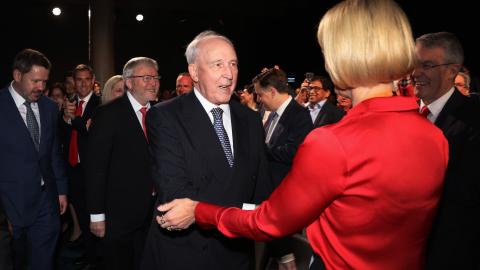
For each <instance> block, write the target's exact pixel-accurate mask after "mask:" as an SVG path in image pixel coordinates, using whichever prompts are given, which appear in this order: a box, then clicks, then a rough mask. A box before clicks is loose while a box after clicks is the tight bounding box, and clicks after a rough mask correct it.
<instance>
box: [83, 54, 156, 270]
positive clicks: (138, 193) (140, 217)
mask: <svg viewBox="0 0 480 270" xmlns="http://www.w3.org/2000/svg"><path fill="white" fill-rule="evenodd" d="M123 78H124V81H125V86H126V88H127V92H126V94H124V95H123V96H122V97H120V98H118V99H115V100H113V101H111V102H110V103H107V104H105V105H103V106H101V107H99V108H98V110H97V112H96V113H95V116H94V117H93V119H92V125H91V127H90V130H89V140H88V151H87V161H86V168H85V173H86V183H87V190H86V191H87V204H88V209H89V210H90V217H91V222H90V228H91V230H92V233H93V234H94V235H96V236H98V237H105V238H104V245H105V249H104V252H105V253H104V258H105V266H106V267H107V269H114V270H119V269H126V270H129V269H140V258H141V254H142V251H143V247H144V244H145V237H146V234H147V229H148V227H149V225H150V222H151V218H152V211H153V199H152V188H153V181H152V178H151V159H150V154H149V152H148V144H147V138H146V132H145V131H146V129H145V128H146V126H145V116H146V113H147V110H148V109H150V103H149V102H150V101H153V100H155V98H156V97H157V92H158V88H159V86H160V81H159V79H160V77H159V76H158V65H157V62H156V61H155V60H153V59H150V58H146V57H137V58H133V59H131V60H130V61H128V62H127V63H126V65H125V67H124V69H123Z"/></svg>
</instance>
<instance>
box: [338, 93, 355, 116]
mask: <svg viewBox="0 0 480 270" xmlns="http://www.w3.org/2000/svg"><path fill="white" fill-rule="evenodd" d="M337 107H338V108H340V109H342V110H343V111H344V112H348V111H350V109H351V108H352V99H351V98H349V97H344V96H342V95H337Z"/></svg>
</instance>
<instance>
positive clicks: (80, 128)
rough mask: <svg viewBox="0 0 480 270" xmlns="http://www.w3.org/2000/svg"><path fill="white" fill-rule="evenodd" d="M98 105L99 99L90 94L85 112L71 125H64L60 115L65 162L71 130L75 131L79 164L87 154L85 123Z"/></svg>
mask: <svg viewBox="0 0 480 270" xmlns="http://www.w3.org/2000/svg"><path fill="white" fill-rule="evenodd" d="M99 105H100V97H98V96H96V95H95V94H94V93H92V96H91V97H90V99H89V100H88V103H87V105H86V106H85V110H84V112H83V114H82V116H81V117H79V116H77V117H75V119H73V120H72V124H71V125H69V124H67V123H65V121H64V120H63V115H61V116H60V117H61V120H60V123H61V128H62V135H63V139H64V140H63V147H64V151H63V152H64V153H65V160H67V161H68V155H69V150H70V147H69V146H70V136H71V134H72V129H75V130H77V132H78V136H77V143H78V155H79V156H80V162H82V161H84V160H85V156H86V152H87V141H88V131H87V127H86V126H87V121H88V119H91V118H92V116H93V113H94V112H95V110H96V109H97V107H98V106H99Z"/></svg>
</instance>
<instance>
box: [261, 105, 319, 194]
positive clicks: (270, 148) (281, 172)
mask: <svg viewBox="0 0 480 270" xmlns="http://www.w3.org/2000/svg"><path fill="white" fill-rule="evenodd" d="M312 129H313V125H312V118H311V117H310V114H309V112H308V110H307V109H306V108H304V107H302V106H301V105H299V104H298V103H297V102H296V101H295V100H294V99H292V100H291V101H290V103H289V104H288V106H287V107H286V108H285V111H284V112H283V114H282V117H280V119H279V120H278V123H277V125H276V127H275V130H274V131H273V133H272V136H271V138H270V141H269V143H268V144H267V158H268V161H269V164H270V169H271V171H272V180H273V186H274V187H275V188H276V187H277V186H278V185H279V184H280V182H281V181H282V180H283V178H284V177H285V176H286V175H287V173H288V171H289V170H290V167H291V166H292V161H293V157H294V156H295V153H296V152H297V148H298V146H299V145H300V144H301V143H302V142H303V139H305V136H307V134H308V133H309V132H310V131H311V130H312Z"/></svg>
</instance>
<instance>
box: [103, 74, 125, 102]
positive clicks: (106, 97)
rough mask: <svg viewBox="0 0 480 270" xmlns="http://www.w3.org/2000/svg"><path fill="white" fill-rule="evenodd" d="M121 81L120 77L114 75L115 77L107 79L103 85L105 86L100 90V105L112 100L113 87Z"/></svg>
mask: <svg viewBox="0 0 480 270" xmlns="http://www.w3.org/2000/svg"><path fill="white" fill-rule="evenodd" d="M121 80H123V77H122V75H115V76H112V77H111V78H110V79H108V81H107V82H106V83H105V86H104V87H103V89H102V104H105V103H107V102H109V101H110V100H112V99H113V95H112V89H113V86H114V85H115V84H116V83H117V82H119V81H121Z"/></svg>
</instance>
